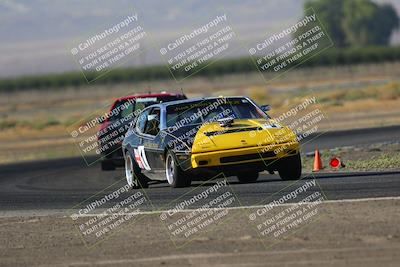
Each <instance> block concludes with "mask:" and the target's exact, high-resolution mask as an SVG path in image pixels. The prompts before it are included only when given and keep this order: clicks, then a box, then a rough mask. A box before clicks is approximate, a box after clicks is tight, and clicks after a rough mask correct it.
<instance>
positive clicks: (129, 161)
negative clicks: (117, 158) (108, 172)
mask: <svg viewBox="0 0 400 267" xmlns="http://www.w3.org/2000/svg"><path fill="white" fill-rule="evenodd" d="M125 177H126V182H127V183H128V185H129V186H130V187H131V188H133V189H135V188H148V187H149V185H148V179H147V177H146V176H144V175H143V174H142V173H141V172H140V169H139V167H138V166H137V164H136V162H135V161H134V159H133V157H132V154H131V153H130V152H129V151H127V152H126V154H125Z"/></svg>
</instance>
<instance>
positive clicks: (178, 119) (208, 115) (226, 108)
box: [167, 98, 265, 127]
mask: <svg viewBox="0 0 400 267" xmlns="http://www.w3.org/2000/svg"><path fill="white" fill-rule="evenodd" d="M228 117H231V118H235V119H261V118H265V115H263V114H262V111H261V110H260V109H258V108H257V107H256V106H255V105H253V104H252V103H251V102H250V101H249V100H248V99H246V98H216V99H207V100H203V101H196V102H190V103H182V104H177V105H172V106H168V107H167V126H168V127H170V126H174V125H179V126H184V125H191V124H199V123H205V122H213V121H217V120H218V119H222V118H228Z"/></svg>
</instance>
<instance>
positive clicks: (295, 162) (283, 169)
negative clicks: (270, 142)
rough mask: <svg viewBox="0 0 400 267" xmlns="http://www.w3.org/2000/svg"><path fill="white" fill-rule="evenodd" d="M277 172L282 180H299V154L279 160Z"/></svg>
mask: <svg viewBox="0 0 400 267" xmlns="http://www.w3.org/2000/svg"><path fill="white" fill-rule="evenodd" d="M278 172H279V176H280V177H281V179H282V180H298V179H300V177H301V158H300V153H298V154H297V155H295V156H290V157H286V158H282V159H280V160H279V168H278Z"/></svg>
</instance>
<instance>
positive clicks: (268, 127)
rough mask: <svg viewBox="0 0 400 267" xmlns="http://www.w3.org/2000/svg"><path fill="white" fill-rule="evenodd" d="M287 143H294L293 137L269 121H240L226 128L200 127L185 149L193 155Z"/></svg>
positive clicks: (216, 126) (272, 121) (281, 126)
mask: <svg viewBox="0 0 400 267" xmlns="http://www.w3.org/2000/svg"><path fill="white" fill-rule="evenodd" d="M287 142H297V139H296V135H295V134H294V133H293V131H292V130H290V129H289V128H288V127H286V126H283V125H281V124H279V123H277V122H276V121H274V120H273V119H269V120H267V119H246V120H244V119H242V120H234V122H233V123H232V124H230V125H229V126H222V125H221V124H220V123H219V122H214V123H207V124H204V125H201V126H199V129H198V131H197V133H196V135H195V136H194V138H192V142H191V144H189V143H188V145H191V148H192V149H191V152H192V153H193V154H194V153H203V152H211V151H218V150H226V149H236V148H245V147H253V146H263V145H270V144H279V143H287Z"/></svg>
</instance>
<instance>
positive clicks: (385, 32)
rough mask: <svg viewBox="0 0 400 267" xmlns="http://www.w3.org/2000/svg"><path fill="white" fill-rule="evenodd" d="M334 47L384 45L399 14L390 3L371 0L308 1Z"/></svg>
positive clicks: (307, 5) (397, 25) (308, 7)
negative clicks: (377, 2)
mask: <svg viewBox="0 0 400 267" xmlns="http://www.w3.org/2000/svg"><path fill="white" fill-rule="evenodd" d="M310 7H312V8H313V9H314V10H315V12H316V13H317V16H318V17H319V18H320V20H321V21H322V22H323V24H324V25H325V27H326V29H327V31H328V33H329V34H330V36H331V38H332V39H333V40H334V42H335V44H336V46H366V45H388V44H389V40H390V36H391V34H392V32H393V31H394V30H395V29H397V28H398V27H399V17H398V15H397V13H396V11H395V10H394V8H393V7H392V6H391V5H388V4H385V5H378V4H376V3H374V2H372V1H371V0H309V1H307V2H306V3H305V5H304V8H305V12H306V13H310Z"/></svg>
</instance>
